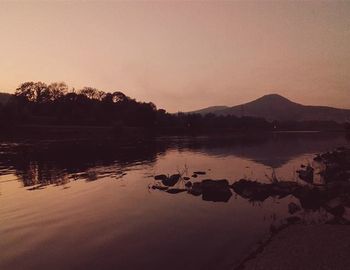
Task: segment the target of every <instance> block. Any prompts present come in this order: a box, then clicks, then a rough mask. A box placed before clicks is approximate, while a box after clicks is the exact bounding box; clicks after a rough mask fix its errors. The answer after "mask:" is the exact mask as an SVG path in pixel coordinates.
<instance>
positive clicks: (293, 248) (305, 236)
mask: <svg viewBox="0 0 350 270" xmlns="http://www.w3.org/2000/svg"><path fill="white" fill-rule="evenodd" d="M349 239H350V227H349V226H348V225H333V224H320V225H304V224H295V225H290V226H287V227H285V228H284V229H282V230H280V231H279V232H278V233H276V234H273V235H272V236H270V237H269V239H268V240H267V241H265V242H264V243H262V244H261V245H260V246H259V247H258V249H256V250H255V251H253V252H252V253H250V254H249V255H248V256H247V257H246V258H245V259H243V261H241V263H239V265H238V266H236V267H235V268H233V269H234V270H240V269H245V270H253V269H254V270H265V269H266V270H267V269H268V270H274V269H285V270H289V269H291V270H294V269H308V270H313V269H315V270H316V269H344V270H345V269H348V266H349V264H350V257H349V252H350V244H349V241H348V240H349Z"/></svg>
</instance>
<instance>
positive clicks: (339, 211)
mask: <svg viewBox="0 0 350 270" xmlns="http://www.w3.org/2000/svg"><path fill="white" fill-rule="evenodd" d="M327 211H328V212H329V213H331V214H332V215H333V216H335V217H342V216H343V215H344V213H345V207H344V206H342V205H338V206H336V207H334V208H330V209H327Z"/></svg>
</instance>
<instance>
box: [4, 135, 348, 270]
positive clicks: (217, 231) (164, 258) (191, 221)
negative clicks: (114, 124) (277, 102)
mask: <svg viewBox="0 0 350 270" xmlns="http://www.w3.org/2000/svg"><path fill="white" fill-rule="evenodd" d="M344 145H349V141H348V140H347V139H346V138H345V137H344V135H342V134H336V133H334V134H318V133H293V134H289V133H288V134H287V133H286V134H272V135H266V136H263V137H259V138H240V139H238V138H236V139H232V138H231V139H230V138H212V139H208V138H205V137H200V138H158V139H156V140H152V141H148V142H139V143H137V144H133V145H127V146H123V147H120V146H115V145H111V144H109V143H104V142H99V143H95V142H94V143H87V142H68V141H65V142H35V143H34V144H33V142H23V141H22V142H19V141H15V142H14V141H2V142H1V146H0V235H1V241H0V269H11V270H16V269H230V268H232V266H233V265H235V264H236V263H237V262H238V261H239V260H241V259H242V258H243V257H244V256H245V255H246V254H247V253H248V252H249V251H250V250H251V249H252V247H253V246H254V245H256V243H257V242H258V241H259V240H260V239H262V238H263V237H264V236H265V235H266V234H267V233H268V232H269V229H270V227H271V226H274V225H276V226H277V225H278V224H280V223H282V222H284V220H285V218H286V217H288V216H289V214H288V203H289V202H291V201H294V202H296V203H297V204H299V203H298V201H297V200H296V199H294V198H293V197H290V196H289V197H285V198H283V199H277V198H269V199H267V200H265V201H264V202H261V203H257V202H255V203H254V202H250V201H248V200H245V199H243V198H241V197H240V196H239V195H237V194H233V196H232V197H231V199H230V200H229V201H228V202H227V203H224V202H210V201H204V200H202V199H201V197H195V196H192V195H190V194H188V193H186V192H184V193H180V194H168V193H166V192H162V191H159V190H153V189H150V188H149V187H150V186H151V185H153V184H154V183H155V180H153V176H154V175H156V174H161V173H165V174H173V173H177V172H185V171H186V170H187V173H188V174H189V175H191V174H192V172H193V171H196V170H201V171H205V172H206V173H207V174H206V175H204V176H200V177H198V178H197V179H196V180H193V181H201V180H203V179H206V178H211V179H223V178H225V179H228V180H229V182H230V183H233V182H234V181H237V180H239V179H241V178H250V179H257V180H259V181H262V182H269V181H270V180H269V178H270V177H271V175H272V172H273V171H275V173H276V175H277V177H278V178H279V179H281V180H295V181H301V180H298V178H297V176H296V174H295V170H296V169H298V168H299V166H300V164H302V163H304V164H305V163H307V162H311V161H312V158H313V155H314V154H315V153H318V152H323V151H327V150H331V149H333V148H335V147H337V146H344ZM191 181H192V180H191ZM183 185H184V182H183V181H180V182H179V183H178V184H177V187H182V186H183ZM300 215H301V216H302V217H303V219H304V221H305V222H310V223H312V222H319V221H320V220H322V218H324V216H325V215H327V214H326V213H322V212H316V213H313V212H310V211H303V212H302V213H301V214H300Z"/></svg>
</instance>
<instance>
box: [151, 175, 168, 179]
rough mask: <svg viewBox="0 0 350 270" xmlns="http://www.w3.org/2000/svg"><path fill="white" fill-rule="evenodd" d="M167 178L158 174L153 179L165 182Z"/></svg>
mask: <svg viewBox="0 0 350 270" xmlns="http://www.w3.org/2000/svg"><path fill="white" fill-rule="evenodd" d="M167 178H168V176H166V175H165V174H158V175H156V176H155V177H154V179H155V180H165V179H167Z"/></svg>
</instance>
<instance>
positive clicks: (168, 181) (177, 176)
mask: <svg viewBox="0 0 350 270" xmlns="http://www.w3.org/2000/svg"><path fill="white" fill-rule="evenodd" d="M180 178H181V175H180V174H173V175H171V176H170V177H167V178H166V179H164V180H162V183H163V185H164V186H168V187H172V186H174V185H175V184H176V183H177V182H178V181H179V180H180Z"/></svg>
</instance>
